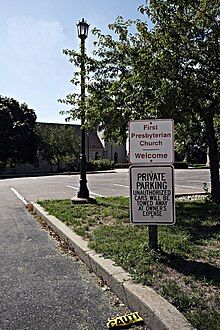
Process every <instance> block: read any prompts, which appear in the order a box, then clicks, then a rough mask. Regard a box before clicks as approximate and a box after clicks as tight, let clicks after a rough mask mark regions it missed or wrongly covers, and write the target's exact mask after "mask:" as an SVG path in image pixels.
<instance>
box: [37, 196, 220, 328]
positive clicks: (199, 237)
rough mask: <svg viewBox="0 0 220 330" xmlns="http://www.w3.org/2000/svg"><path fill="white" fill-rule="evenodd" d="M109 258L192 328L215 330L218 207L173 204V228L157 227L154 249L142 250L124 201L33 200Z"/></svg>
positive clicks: (139, 230)
mask: <svg viewBox="0 0 220 330" xmlns="http://www.w3.org/2000/svg"><path fill="white" fill-rule="evenodd" d="M38 203H39V204H40V205H41V206H43V207H44V208H45V210H47V211H48V212H49V213H50V214H53V215H54V216H56V217H57V218H58V219H60V220H61V221H63V222H64V223H65V224H67V225H68V226H69V227H70V228H72V229H73V230H74V231H75V232H76V233H77V234H79V235H81V236H82V237H84V238H85V239H86V240H88V241H89V246H90V248H92V249H94V250H95V251H96V252H99V253H102V254H103V255H104V256H106V257H109V258H111V259H112V260H114V261H115V262H116V264H118V265H120V266H122V267H123V268H124V269H125V270H126V271H128V272H129V273H130V274H131V275H132V277H133V279H134V281H136V282H138V283H142V284H144V285H150V286H152V287H153V288H154V289H155V290H156V291H157V292H159V293H160V294H161V295H162V296H164V297H165V298H166V299H167V300H168V301H170V302H171V303H172V304H173V305H174V306H176V307H177V308H178V309H179V311H180V312H182V313H183V314H184V315H185V316H186V317H187V319H188V320H189V321H190V322H191V323H192V324H193V326H195V327H196V328H197V329H201V330H210V329H216V330H217V329H220V290H219V280H220V269H219V267H220V249H219V247H220V205H219V204H214V203H211V202H207V201H205V200H202V199H201V200H200V199H197V200H193V201H184V200H183V201H177V202H176V214H177V221H176V224H175V225H174V226H159V228H158V235H159V244H160V250H159V251H157V252H155V251H151V250H149V248H148V228H147V226H134V225H132V224H131V223H130V220H129V199H128V198H127V197H108V198H101V197H97V204H84V205H80V204H75V205H73V204H72V203H71V201H70V200H46V201H40V202H38Z"/></svg>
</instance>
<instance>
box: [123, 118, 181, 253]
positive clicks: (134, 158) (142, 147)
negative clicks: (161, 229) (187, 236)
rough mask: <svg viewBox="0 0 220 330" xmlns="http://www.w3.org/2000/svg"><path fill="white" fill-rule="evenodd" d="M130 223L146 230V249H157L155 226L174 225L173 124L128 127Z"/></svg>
mask: <svg viewBox="0 0 220 330" xmlns="http://www.w3.org/2000/svg"><path fill="white" fill-rule="evenodd" d="M129 155H130V162H131V163H132V165H131V166H130V169H129V171H130V215H131V222H132V223H133V224H137V225H148V226H149V247H150V249H154V250H156V249H157V247H158V234H157V226H158V225H173V224H174V223H175V196H174V168H173V166H172V163H173V162H174V134H173V120H171V119H152V120H151V119H149V120H137V121H131V122H130V123H129Z"/></svg>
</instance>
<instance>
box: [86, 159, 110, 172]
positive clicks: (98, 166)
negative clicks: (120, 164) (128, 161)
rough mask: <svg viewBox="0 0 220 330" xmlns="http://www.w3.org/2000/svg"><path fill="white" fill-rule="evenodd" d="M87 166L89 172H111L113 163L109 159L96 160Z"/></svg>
mask: <svg viewBox="0 0 220 330" xmlns="http://www.w3.org/2000/svg"><path fill="white" fill-rule="evenodd" d="M87 165H88V170H90V171H103V170H111V169H112V168H113V167H114V162H113V161H111V160H109V159H97V160H91V161H90V162H89V163H88V164H87Z"/></svg>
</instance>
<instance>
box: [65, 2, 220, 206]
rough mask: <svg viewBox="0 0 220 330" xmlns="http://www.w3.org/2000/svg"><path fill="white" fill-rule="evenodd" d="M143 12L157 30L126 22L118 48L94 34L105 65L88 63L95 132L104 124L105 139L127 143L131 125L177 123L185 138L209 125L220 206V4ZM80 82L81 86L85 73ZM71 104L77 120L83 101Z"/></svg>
mask: <svg viewBox="0 0 220 330" xmlns="http://www.w3.org/2000/svg"><path fill="white" fill-rule="evenodd" d="M140 11H141V12H142V13H143V15H147V17H148V18H150V20H151V21H152V22H153V28H151V29H149V27H148V24H147V21H146V20H143V21H140V20H136V21H131V20H128V21H124V20H123V18H122V17H118V18H117V20H116V22H115V23H114V24H111V25H109V27H110V29H111V30H112V31H113V32H115V34H116V35H117V37H118V38H117V40H116V38H114V37H113V36H111V35H102V34H101V31H99V30H97V29H95V30H94V34H95V35H96V36H97V42H96V47H97V50H96V51H95V53H94V55H95V56H97V59H89V58H87V59H86V62H87V70H88V88H87V89H88V96H87V101H86V102H87V112H86V122H87V125H88V126H89V125H91V126H94V125H95V124H101V127H103V128H104V130H105V137H107V138H108V137H109V138H114V139H122V140H123V141H125V139H126V133H127V128H128V122H129V120H131V119H146V118H149V117H157V118H173V119H174V121H175V123H177V124H178V125H179V126H181V128H182V132H185V134H187V132H189V127H192V125H191V124H190V123H193V122H194V121H198V122H201V126H202V129H204V131H205V136H206V143H207V145H208V149H209V158H210V174H211V194H212V198H213V199H214V200H215V201H219V200H220V182H219V152H218V145H217V138H216V130H215V127H214V119H215V118H216V117H217V118H218V117H219V112H220V110H219V104H220V79H219V74H220V56H219V55H220V54H219V30H220V20H219V12H220V4H219V1H217V0H214V1H212V2H210V1H209V2H206V1H204V0H203V1H202V0H200V1H199V0H198V1H187V0H164V1H162V0H151V1H147V6H141V7H140ZM144 17H146V16H144ZM131 26H133V27H135V29H136V31H135V33H132V32H130V31H131V30H130V27H131ZM65 53H66V54H67V55H69V56H70V61H71V62H73V63H74V64H75V65H76V66H77V65H78V64H79V63H80V55H79V54H77V53H76V52H74V51H69V50H66V51H65ZM73 82H74V83H75V84H77V83H78V77H77V73H76V75H75V76H74V78H73ZM65 102H66V103H69V104H71V105H72V110H71V113H70V115H71V116H73V117H74V116H77V115H78V113H79V112H78V111H79V109H80V105H79V100H78V96H77V93H76V94H74V95H72V96H71V95H69V96H68V97H67V98H66V100H65ZM194 127H195V128H196V129H198V130H199V129H200V128H199V127H200V125H194ZM198 133H199V131H198ZM198 135H199V134H198ZM192 137H193V133H192ZM191 140H192V139H191Z"/></svg>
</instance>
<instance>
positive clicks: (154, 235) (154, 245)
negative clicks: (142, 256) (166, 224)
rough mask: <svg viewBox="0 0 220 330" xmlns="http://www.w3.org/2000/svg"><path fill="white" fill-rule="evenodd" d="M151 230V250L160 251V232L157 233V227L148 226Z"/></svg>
mask: <svg viewBox="0 0 220 330" xmlns="http://www.w3.org/2000/svg"><path fill="white" fill-rule="evenodd" d="M148 228H149V248H150V249H151V250H155V251H156V250H157V249H158V232H157V226H154V225H151V226H148Z"/></svg>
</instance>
